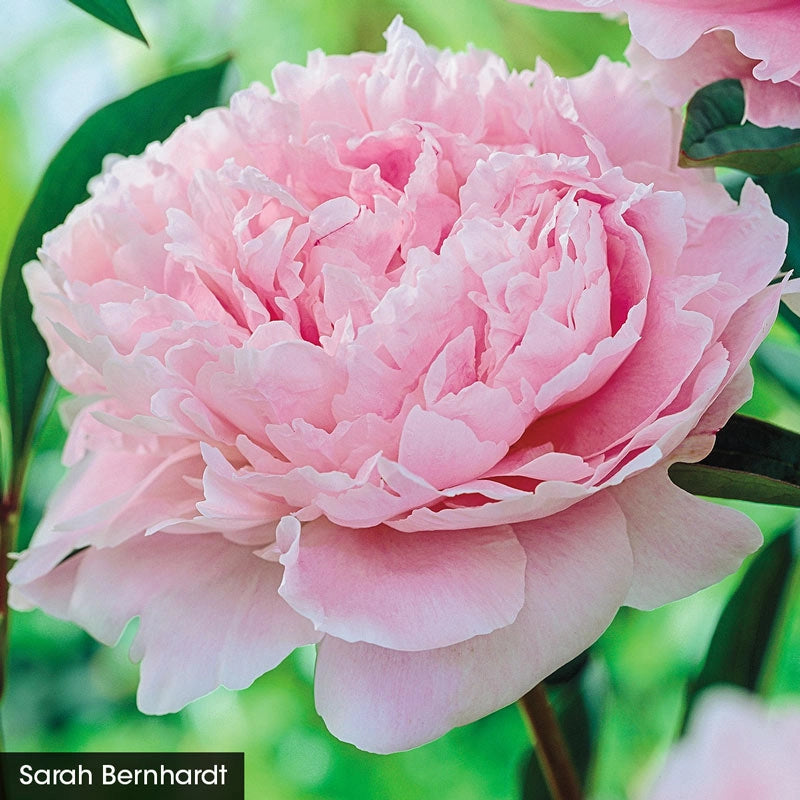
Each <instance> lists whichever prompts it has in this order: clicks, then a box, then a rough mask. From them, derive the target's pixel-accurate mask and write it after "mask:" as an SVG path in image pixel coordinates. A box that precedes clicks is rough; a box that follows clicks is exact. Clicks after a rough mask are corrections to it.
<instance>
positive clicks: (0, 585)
mask: <svg viewBox="0 0 800 800" xmlns="http://www.w3.org/2000/svg"><path fill="white" fill-rule="evenodd" d="M18 527H19V508H18V503H17V498H16V496H15V495H13V494H12V495H10V496H9V497H8V498H6V499H4V500H3V501H2V502H0V701H2V699H3V694H4V690H5V686H6V662H7V659H6V655H7V653H8V570H9V568H10V566H11V565H10V563H9V559H8V554H9V553H10V552H12V551H13V550H14V546H15V543H16V539H17V528H18ZM4 749H5V748H4V737H3V729H2V724H0V751H2V750H4Z"/></svg>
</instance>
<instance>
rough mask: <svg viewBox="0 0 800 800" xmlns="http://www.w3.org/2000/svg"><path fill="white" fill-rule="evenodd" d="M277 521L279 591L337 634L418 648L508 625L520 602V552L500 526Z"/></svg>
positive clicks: (325, 629)
mask: <svg viewBox="0 0 800 800" xmlns="http://www.w3.org/2000/svg"><path fill="white" fill-rule="evenodd" d="M281 526H282V529H283V536H282V534H281V528H279V531H278V544H279V545H280V546H281V548H282V550H283V555H282V556H281V559H280V560H281V563H282V564H283V565H284V567H285V573H284V578H283V583H282V584H281V588H280V594H281V595H282V597H283V598H284V599H285V600H286V601H287V602H288V603H289V605H291V606H292V607H293V608H294V609H295V610H297V611H298V612H299V613H301V614H303V616H305V617H307V618H308V619H310V620H311V621H312V622H313V623H314V625H315V627H316V628H317V629H318V630H320V631H323V632H325V633H327V634H330V635H332V636H335V637H337V638H339V639H344V640H346V641H350V642H358V641H364V642H370V643H372V644H376V645H380V646H382V647H390V648H395V649H399V650H428V649H431V648H436V647H444V646H446V645H450V644H455V643H456V642H461V641H463V640H465V639H469V638H471V637H472V636H477V635H479V634H483V633H489V632H490V631H493V630H496V629H497V628H502V627H504V626H506V625H509V624H510V623H511V622H513V621H514V619H515V618H516V616H517V614H518V612H519V609H520V607H521V606H522V602H523V594H524V584H525V578H524V576H525V551H524V550H523V549H522V547H521V546H520V544H519V542H518V541H517V538H516V536H515V535H514V531H513V530H512V529H511V528H510V527H508V526H504V527H497V528H482V529H480V530H461V531H447V532H433V531H431V532H425V533H419V534H408V533H400V532H398V531H395V530H392V529H391V528H387V527H383V526H381V527H377V528H368V529H364V530H348V529H346V528H341V527H339V526H338V525H334V524H333V523H331V522H328V521H327V520H326V519H324V518H321V519H318V520H315V521H314V522H308V523H305V524H304V525H302V527H301V526H300V523H298V522H296V521H293V520H291V518H287V519H286V520H284V522H283V523H281ZM421 620H425V624H420V621H421Z"/></svg>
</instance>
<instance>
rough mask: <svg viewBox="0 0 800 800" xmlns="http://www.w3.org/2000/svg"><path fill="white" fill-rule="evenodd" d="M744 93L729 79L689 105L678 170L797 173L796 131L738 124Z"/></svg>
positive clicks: (799, 140) (799, 145)
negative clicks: (718, 168) (679, 168)
mask: <svg viewBox="0 0 800 800" xmlns="http://www.w3.org/2000/svg"><path fill="white" fill-rule="evenodd" d="M743 117H744V91H743V90H742V84H741V83H740V82H739V81H737V80H733V79H731V78H727V79H725V80H721V81H717V82H716V83H712V84H711V85H710V86H706V87H704V88H703V89H701V90H700V91H699V92H697V94H695V96H694V97H693V98H692V99H691V100H690V101H689V105H688V107H687V109H686V122H685V124H684V127H683V137H682V139H681V152H680V158H679V162H678V163H679V164H680V165H681V166H682V167H733V168H735V169H741V170H744V171H745V172H752V173H753V174H756V175H766V174H771V173H775V172H788V171H790V170H793V169H796V168H797V167H800V130H794V129H792V128H780V127H776V128H759V127H758V126H757V125H753V123H752V122H745V123H744V124H742V119H743Z"/></svg>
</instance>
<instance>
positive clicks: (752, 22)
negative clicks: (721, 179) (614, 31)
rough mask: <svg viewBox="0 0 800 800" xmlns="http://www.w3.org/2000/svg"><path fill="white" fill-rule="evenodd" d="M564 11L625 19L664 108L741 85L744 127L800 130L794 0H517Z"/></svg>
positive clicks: (798, 21)
mask: <svg viewBox="0 0 800 800" xmlns="http://www.w3.org/2000/svg"><path fill="white" fill-rule="evenodd" d="M517 2H523V3H527V4H528V5H533V6H538V7H540V8H550V9H560V10H563V11H604V12H610V13H626V14H627V15H628V20H629V24H630V27H631V33H632V34H633V41H632V42H631V46H630V47H629V48H628V51H627V56H628V59H629V60H630V62H631V64H632V65H633V67H634V69H635V70H637V72H639V73H640V74H641V75H642V76H643V77H646V78H648V79H649V80H650V81H652V83H653V86H654V87H655V89H656V92H657V93H658V96H659V98H660V99H661V100H663V101H664V102H666V103H669V104H670V105H682V104H683V103H685V102H686V101H687V100H688V99H689V98H690V97H691V96H692V95H693V94H694V93H695V92H696V91H697V90H698V89H699V88H701V87H702V86H706V85H708V84H709V83H713V82H714V81H717V80H721V79H722V78H737V79H738V80H740V81H741V82H742V85H743V86H744V92H745V102H746V111H745V116H746V117H747V119H749V120H751V121H752V122H754V123H756V124H757V125H761V126H764V127H770V126H773V125H784V126H788V127H795V128H797V127H800V47H798V44H797V43H798V37H799V36H800V4H798V3H797V2H796V0H737V2H735V3H724V2H719V0H686V1H685V2H683V0H517Z"/></svg>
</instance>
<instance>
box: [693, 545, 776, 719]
mask: <svg viewBox="0 0 800 800" xmlns="http://www.w3.org/2000/svg"><path fill="white" fill-rule="evenodd" d="M791 567H792V531H791V530H788V531H785V532H784V533H782V534H780V535H779V536H777V537H776V538H775V539H774V540H773V541H772V542H770V544H769V545H767V546H766V547H764V548H763V549H762V550H761V552H760V553H758V555H757V556H756V557H755V558H754V559H753V562H752V563H751V564H750V567H749V569H748V570H747V572H746V573H745V575H744V577H743V578H742V581H741V583H740V584H739V586H738V587H737V589H736V591H735V592H734V593H733V595H732V596H731V598H730V600H729V601H728V604H727V605H726V606H725V608H724V609H723V611H722V614H721V616H720V618H719V622H718V623H717V627H716V630H715V631H714V635H713V636H712V638H711V644H710V645H709V648H708V653H707V654H706V660H705V663H704V664H703V668H702V670H701V671H700V674H699V675H698V676H697V678H696V679H695V680H694V681H693V682H692V683H691V685H690V687H689V690H688V694H687V698H686V715H685V717H684V727H685V725H686V721H687V720H688V718H689V715H690V713H691V709H692V706H693V705H694V703H695V701H696V700H697V698H698V696H699V694H700V692H702V691H703V690H704V689H707V688H708V687H709V686H712V685H713V684H717V683H729V684H733V685H734V686H741V687H742V688H744V689H748V690H749V691H755V689H756V687H757V685H758V679H759V675H760V673H761V669H762V667H763V664H764V661H765V657H766V653H767V648H768V645H769V642H770V639H771V637H772V631H773V628H774V627H775V621H776V618H777V617H778V610H779V609H780V606H781V598H782V596H783V594H784V591H785V589H786V586H787V583H788V579H789V575H790V573H791Z"/></svg>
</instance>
